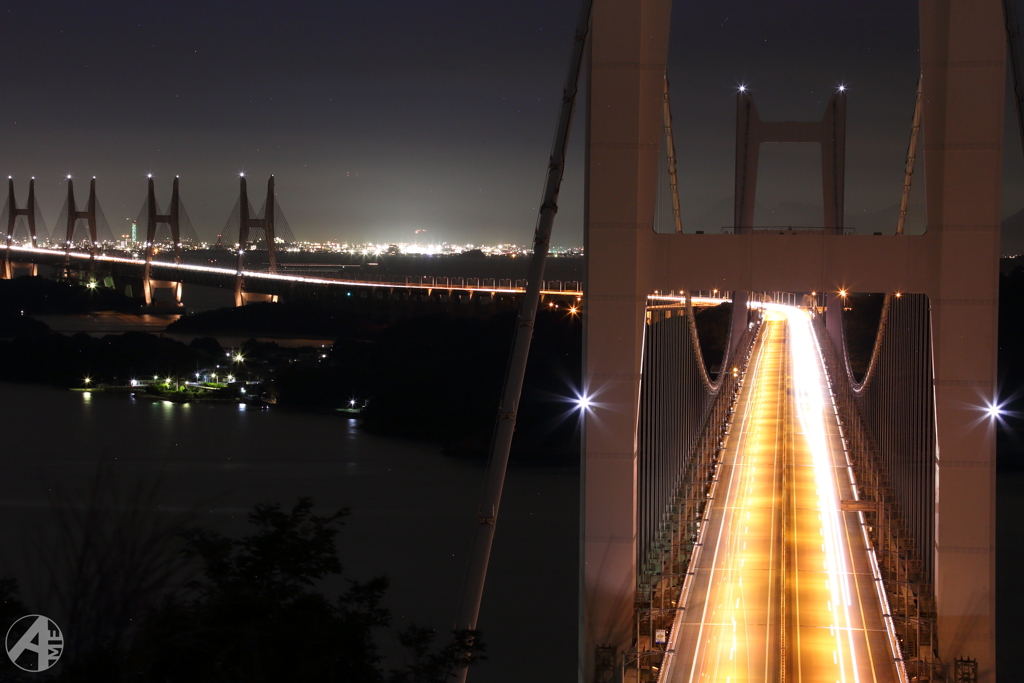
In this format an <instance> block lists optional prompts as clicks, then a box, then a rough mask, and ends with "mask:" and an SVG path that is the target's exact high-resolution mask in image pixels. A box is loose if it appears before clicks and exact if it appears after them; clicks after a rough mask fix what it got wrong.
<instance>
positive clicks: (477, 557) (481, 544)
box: [456, 0, 593, 681]
mask: <svg viewBox="0 0 1024 683" xmlns="http://www.w3.org/2000/svg"><path fill="white" fill-rule="evenodd" d="M592 4H593V2H592V0H583V6H582V8H581V9H580V18H579V23H578V24H577V26H576V35H575V40H574V43H573V48H572V58H571V60H570V62H569V73H568V74H567V75H566V79H565V89H564V90H563V92H562V107H561V110H560V111H559V114H558V128H557V131H556V133H555V140H554V143H553V144H552V149H551V159H550V161H549V163H548V172H547V178H546V180H545V182H544V199H543V201H542V202H541V206H540V214H539V216H538V217H537V229H536V232H535V233H534V238H533V257H532V258H531V260H530V271H529V276H528V277H529V279H528V280H527V284H526V293H525V294H524V296H523V302H522V305H521V306H520V309H519V318H518V319H517V320H516V330H515V336H514V338H513V342H512V353H511V355H510V357H509V362H508V368H507V370H506V373H505V386H504V388H503V389H502V393H501V403H500V404H499V406H498V419H497V423H496V424H495V427H494V436H493V438H492V441H491V452H490V458H489V461H488V467H487V474H486V480H485V482H484V491H483V496H482V498H481V500H480V508H479V510H478V512H477V526H476V530H475V532H474V535H473V546H472V549H471V551H470V560H469V569H468V572H467V575H466V580H465V583H464V584H463V587H462V600H461V602H460V605H459V614H458V618H457V621H456V628H457V629H458V630H475V629H476V625H477V618H478V617H479V615H480V602H481V600H482V599H483V592H484V581H485V580H486V578H487V564H488V562H489V560H490V556H491V544H492V543H493V541H494V527H495V523H496V522H497V519H498V506H499V504H500V503H501V491H502V488H503V487H504V484H505V471H506V469H507V468H508V455H509V449H510V448H511V446H512V434H513V432H514V431H515V426H516V413H517V412H518V410H519V398H520V395H521V394H522V390H523V378H524V376H525V375H526V361H527V358H528V357H529V354H530V342H531V341H532V338H533V326H534V322H535V320H536V318H537V307H538V306H539V304H540V284H541V280H543V278H544V262H545V260H546V258H547V255H548V248H549V246H550V242H551V228H552V225H553V224H554V221H555V213H556V212H557V211H558V204H557V202H558V192H559V189H560V188H561V184H562V175H563V173H564V171H565V158H566V154H567V151H568V146H569V129H570V127H571V124H572V115H573V110H574V109H575V106H576V96H577V93H578V91H579V78H580V70H581V66H582V64H583V48H584V45H585V43H586V38H587V32H588V30H589V28H590V8H591V6H592ZM467 672H468V669H467V668H466V667H462V668H461V669H460V670H459V672H458V675H457V680H459V681H465V680H466V674H467Z"/></svg>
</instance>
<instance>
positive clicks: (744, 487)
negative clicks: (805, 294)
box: [661, 306, 900, 683]
mask: <svg viewBox="0 0 1024 683" xmlns="http://www.w3.org/2000/svg"><path fill="white" fill-rule="evenodd" d="M765 314H766V323H765V328H764V331H763V333H762V335H761V338H760V339H759V341H758V344H757V347H756V348H755V351H754V355H753V358H752V362H751V364H750V367H749V369H748V374H747V378H746V380H745V383H744V386H743V388H742V390H741V393H740V398H739V402H738V404H737V411H736V417H735V419H734V422H733V425H732V428H731V433H730V435H729V437H728V440H727V442H726V449H725V452H724V454H723V460H722V464H721V465H720V466H719V469H718V473H717V476H716V482H715V485H714V490H713V493H712V500H711V505H710V512H709V515H708V517H707V520H708V521H707V522H706V524H705V528H704V529H703V530H702V533H701V535H700V538H699V541H698V542H699V543H700V544H701V545H700V546H699V548H698V551H697V553H696V554H695V559H694V564H693V566H692V567H691V570H690V571H691V574H690V576H688V577H687V581H686V584H685V587H684V596H683V605H684V609H683V610H682V611H681V612H680V613H679V617H678V618H677V621H676V624H675V627H674V628H673V629H672V636H671V641H670V644H669V649H670V651H672V652H673V654H672V655H670V657H669V658H668V660H667V661H666V665H665V669H664V673H663V675H662V677H661V680H663V681H669V682H670V683H683V682H687V681H690V682H693V683H697V682H703V681H721V682H722V683H739V682H741V681H743V682H746V681H763V682H765V683H768V682H772V683H774V682H777V681H778V682H785V681H795V682H797V683H812V682H813V683H817V682H818V681H821V682H827V683H833V682H837V683H868V682H871V683H881V682H888V681H896V680H900V679H899V674H900V672H899V671H897V668H896V664H895V662H894V656H893V652H894V650H893V648H892V646H891V643H892V642H893V641H892V637H891V631H890V630H887V624H886V623H885V621H884V620H883V612H884V611H885V610H883V607H882V600H883V599H884V598H883V597H882V595H881V594H880V593H879V592H878V582H877V580H876V577H877V576H878V574H877V569H876V567H875V566H874V564H873V563H874V558H873V556H872V555H871V553H870V552H869V551H868V549H867V548H868V546H867V538H866V535H865V532H864V527H863V513H860V512H845V511H842V509H841V507H842V506H841V502H840V501H841V500H850V499H853V498H854V492H853V487H852V485H851V478H852V474H851V470H850V469H849V467H848V462H847V459H846V454H845V451H844V450H843V446H842V440H841V436H840V427H839V424H838V421H837V419H836V414H835V409H834V406H833V404H832V399H831V395H830V393H829V389H828V385H827V381H826V378H825V373H824V369H823V367H822V362H821V356H820V353H819V351H818V347H817V343H816V341H815V339H814V336H813V331H812V329H811V326H810V321H809V318H808V317H807V314H806V313H805V312H804V311H801V310H799V309H796V308H792V307H781V306H779V307H770V308H768V310H766V311H765Z"/></svg>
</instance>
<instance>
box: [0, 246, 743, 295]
mask: <svg viewBox="0 0 1024 683" xmlns="http://www.w3.org/2000/svg"><path fill="white" fill-rule="evenodd" d="M10 249H11V252H12V254H11V259H12V260H13V261H25V260H31V261H33V262H37V263H41V264H48V265H59V264H61V263H63V261H64V258H65V252H64V250H63V249H46V248H42V247H27V246H11V248H10ZM68 255H69V256H70V257H71V259H72V261H74V262H76V263H77V264H79V265H81V264H82V263H83V262H88V261H91V260H95V262H96V263H97V264H103V265H105V266H108V267H111V268H112V270H114V271H117V273H118V274H122V275H136V276H141V273H142V268H143V267H144V266H145V260H143V259H141V258H127V257H124V256H111V255H109V254H97V255H96V257H95V259H93V256H92V255H91V254H89V253H87V252H84V251H71V252H70V253H69V254H68ZM118 266H120V267H121V268H118ZM150 266H151V268H152V269H153V277H154V279H163V280H181V281H183V282H188V283H192V284H205V285H211V286H215V287H224V288H227V287H231V286H233V285H234V282H235V278H237V276H238V271H237V270H235V269H234V268H225V267H223V266H206V265H199V264H192V263H173V262H169V261H158V260H154V261H152V263H151V264H150ZM189 275H192V276H199V277H198V278H196V277H188V276H189ZM242 277H243V278H245V280H246V283H247V284H246V287H247V289H251V290H253V291H260V292H264V293H285V292H286V291H287V290H288V287H290V286H292V285H300V286H301V285H305V286H312V287H349V288H369V289H406V290H428V291H430V290H446V291H459V292H468V293H470V294H473V293H479V294H490V295H495V294H506V295H519V294H523V293H524V292H525V291H526V287H525V280H509V279H503V280H499V279H490V282H488V278H473V277H441V276H436V277H435V276H395V277H391V278H390V279H383V278H386V277H387V276H378V278H377V279H373V280H369V279H359V278H333V277H321V276H313V275H295V274H291V273H280V272H278V273H270V272H268V271H264V270H244V271H242ZM504 283H508V284H504ZM513 283H514V284H513ZM520 283H523V284H522V285H520ZM282 285H284V286H285V287H282ZM541 294H542V295H545V296H558V297H566V298H569V297H576V298H580V299H582V297H583V288H582V287H581V286H580V283H579V282H577V281H573V280H568V281H564V282H563V281H561V280H546V281H544V282H543V283H542V285H541ZM708 294H709V296H703V295H698V296H692V297H691V303H692V304H693V305H694V306H698V307H705V306H717V305H718V304H721V303H723V302H725V301H728V300H729V294H730V293H729V292H717V291H716V292H708ZM650 298H651V300H652V301H657V302H662V303H665V304H674V303H675V304H677V303H681V302H684V301H685V300H686V297H685V295H683V294H682V293H680V294H676V293H675V292H672V293H668V294H664V293H660V292H659V293H655V294H652V295H651V297H650Z"/></svg>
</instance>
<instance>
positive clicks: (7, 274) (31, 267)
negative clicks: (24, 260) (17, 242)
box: [0, 177, 45, 280]
mask: <svg viewBox="0 0 1024 683" xmlns="http://www.w3.org/2000/svg"><path fill="white" fill-rule="evenodd" d="M19 216H24V217H25V219H26V223H27V226H28V233H29V240H30V241H31V246H33V247H36V246H39V235H38V234H37V232H36V227H37V221H38V222H39V223H40V225H39V227H41V228H43V230H44V231H45V226H42V225H41V223H42V220H41V216H40V215H39V206H38V205H37V204H36V179H35V178H32V179H30V180H29V181H28V201H27V203H26V204H25V206H24V207H23V208H18V200H17V198H16V197H15V196H14V178H13V177H8V178H7V241H6V243H5V245H4V260H3V268H2V271H0V277H2V278H3V279H4V280H10V279H11V278H12V277H14V269H15V262H13V261H11V245H12V243H13V242H14V232H15V228H16V226H17V224H18V217H19ZM28 271H29V274H30V275H37V274H38V272H39V269H38V266H37V265H36V264H35V263H30V264H28Z"/></svg>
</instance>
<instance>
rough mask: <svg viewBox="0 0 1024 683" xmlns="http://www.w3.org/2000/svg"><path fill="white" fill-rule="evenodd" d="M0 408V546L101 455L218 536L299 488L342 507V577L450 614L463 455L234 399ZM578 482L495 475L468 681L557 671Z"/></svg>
mask: <svg viewBox="0 0 1024 683" xmlns="http://www.w3.org/2000/svg"><path fill="white" fill-rule="evenodd" d="M0 415H2V416H3V425H4V437H5V438H4V443H5V447H4V448H3V455H2V456H0V457H2V466H3V473H4V476H3V477H2V478H0V507H2V509H3V514H4V520H5V521H4V524H3V525H0V543H2V544H3V546H2V547H4V548H6V549H10V548H22V547H24V544H25V541H26V536H27V535H28V534H31V533H32V529H33V528H36V527H33V524H35V523H36V522H38V520H39V519H41V518H43V517H42V516H41V512H40V511H45V510H46V509H47V508H48V507H49V505H50V503H49V501H50V497H49V496H50V495H52V492H53V491H55V490H56V491H60V490H65V489H68V488H70V487H79V488H81V487H84V486H87V485H88V483H89V482H91V481H92V478H93V475H94V473H95V472H96V468H97V463H98V462H99V461H100V459H101V458H104V459H106V460H107V461H108V462H112V463H113V469H114V471H115V475H116V476H121V477H123V478H124V479H125V480H126V481H130V480H135V479H138V478H140V477H142V478H156V477H159V478H161V479H162V483H161V489H162V492H163V496H164V498H163V501H162V505H163V510H166V511H168V512H170V511H181V510H186V509H189V508H193V507H194V506H196V505H197V504H200V503H201V504H202V507H201V510H200V512H199V516H200V519H199V523H200V524H202V525H204V526H208V527H214V528H217V529H218V530H220V531H223V532H226V533H230V534H239V533H241V532H242V531H243V530H245V515H246V513H247V512H248V511H249V510H250V509H251V507H252V505H253V504H254V503H257V502H282V503H284V504H291V503H293V502H294V501H295V500H296V498H297V497H298V496H299V495H310V496H312V497H313V498H314V500H315V501H316V503H317V507H318V509H319V510H320V511H321V512H327V511H329V510H333V509H336V508H339V507H350V508H351V509H352V511H353V515H352V517H350V518H349V519H348V520H347V521H346V526H345V529H344V530H343V532H342V534H341V536H340V543H339V546H340V551H341V556H342V561H343V563H344V564H345V573H346V576H349V577H352V578H364V579H365V578H369V577H370V576H373V575H377V574H384V573H387V574H388V575H389V576H391V578H392V588H391V590H390V591H389V594H388V601H387V602H388V605H389V607H390V608H391V609H392V612H393V613H394V616H395V621H396V622H397V623H399V624H401V623H404V622H408V621H416V622H418V623H424V624H426V623H429V624H432V625H434V626H435V627H437V628H438V629H441V630H445V629H447V628H448V627H449V625H450V622H451V621H452V619H453V617H454V613H455V609H456V606H457V605H456V601H457V598H458V591H459V586H460V582H461V580H462V576H463V572H464V569H465V567H464V562H465V554H466V552H467V551H468V546H469V540H470V538H471V532H472V527H473V518H474V512H475V507H476V503H477V500H478V498H479V492H480V483H481V480H482V474H483V471H482V467H481V466H480V465H479V464H478V463H470V462H462V461H457V460H453V459H451V458H448V457H446V456H444V455H443V454H441V453H440V452H439V451H438V450H437V449H435V448H431V447H427V446H423V445H419V444H414V443H410V442H405V441H397V440H393V439H384V438H380V437H374V436H370V435H367V434H364V433H362V432H360V431H359V430H358V429H357V427H356V423H355V420H352V419H348V418H342V417H334V416H322V415H309V414H302V413H291V412H286V411H282V410H270V411H251V410H245V409H244V406H238V407H236V406H234V405H209V404H197V405H189V404H185V405H178V404H172V403H167V402H151V401H132V400H130V399H128V398H126V397H123V396H114V395H107V394H102V393H95V392H77V393H73V392H64V391H58V390H54V389H50V388H46V387H37V386H12V385H0ZM578 487H579V483H578V472H577V471H576V470H539V469H514V470H512V471H511V472H510V475H509V478H508V486H507V489H506V494H505V497H504V499H503V503H504V505H503V508H502V520H501V525H500V530H499V533H498V536H497V540H496V543H495V554H494V558H493V562H492V565H491V576H490V579H489V585H488V593H487V596H486V598H485V602H484V608H483V614H482V617H481V626H482V628H483V629H484V632H485V634H486V640H487V642H488V645H489V647H488V655H489V657H490V660H489V661H488V662H486V663H485V664H483V665H481V667H480V668H479V670H478V674H477V675H478V676H479V678H478V680H487V681H498V682H504V681H509V682H511V681H521V680H529V679H531V678H533V674H534V673H535V672H536V671H537V667H541V670H544V671H545V672H548V673H549V674H550V680H569V679H570V678H571V677H572V675H573V672H574V670H575V666H574V663H575V656H576V655H575V647H576V636H575V631H576V585H577V570H576V553H577V546H578V543H577V532H578V525H577V518H578V501H579V497H578ZM26 556H27V555H26V554H25V553H21V552H17V553H11V552H5V553H4V554H3V560H2V561H3V565H2V566H0V574H9V573H15V574H17V575H19V576H24V575H25V573H26V571H29V568H27V567H26V566H25V563H26V560H25V557H26ZM69 637H70V636H69ZM524 653H530V655H529V657H524V656H523V654H524ZM545 678H546V679H547V678H549V676H548V675H545Z"/></svg>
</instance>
